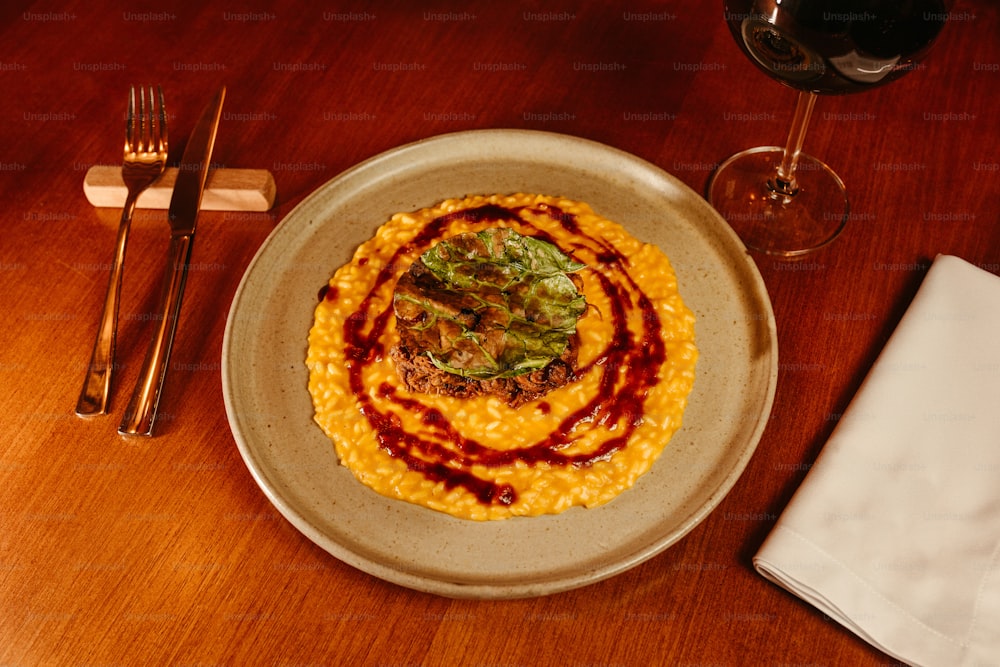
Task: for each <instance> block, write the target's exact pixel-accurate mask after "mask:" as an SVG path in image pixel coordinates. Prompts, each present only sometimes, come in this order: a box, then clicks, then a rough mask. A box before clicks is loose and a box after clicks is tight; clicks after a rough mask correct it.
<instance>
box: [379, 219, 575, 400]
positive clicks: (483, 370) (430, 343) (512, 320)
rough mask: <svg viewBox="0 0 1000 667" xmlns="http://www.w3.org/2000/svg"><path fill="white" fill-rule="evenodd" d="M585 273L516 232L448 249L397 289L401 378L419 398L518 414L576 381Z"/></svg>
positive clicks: (477, 237) (475, 236) (489, 233)
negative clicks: (473, 401) (485, 400)
mask: <svg viewBox="0 0 1000 667" xmlns="http://www.w3.org/2000/svg"><path fill="white" fill-rule="evenodd" d="M583 266H584V265H582V264H580V263H578V262H575V261H573V260H572V259H571V258H570V257H568V256H567V255H565V254H564V253H563V252H562V251H561V250H559V249H558V248H557V247H555V246H554V245H552V244H551V243H548V242H546V241H543V240H540V239H536V238H534V237H530V236H522V235H520V234H518V233H517V232H515V231H513V230H511V229H508V228H491V229H487V230H484V231H482V232H479V233H469V234H461V235H458V236H453V237H451V238H448V239H445V240H443V241H441V242H439V243H438V244H437V245H435V246H434V247H432V248H431V249H430V250H428V251H427V252H425V253H424V254H423V255H421V256H420V258H419V259H417V260H416V261H415V262H414V263H413V264H412V265H411V266H410V267H409V269H408V270H407V272H406V273H404V274H403V275H402V276H400V278H399V281H398V282H397V285H396V288H395V293H394V295H393V310H394V313H395V316H396V324H397V330H398V331H399V336H400V342H399V344H398V345H397V346H395V347H394V348H393V349H392V350H391V352H390V354H391V357H392V359H393V360H394V362H395V364H396V369H397V372H398V374H399V376H400V378H401V379H402V380H403V382H404V384H405V385H406V386H407V388H409V389H410V390H413V391H421V392H430V393H439V394H447V395H450V396H459V397H471V396H478V395H482V394H494V395H496V396H498V397H500V398H501V399H502V400H503V401H505V402H506V403H507V404H509V405H511V406H517V405H520V404H522V403H525V402H527V401H530V400H533V399H535V398H538V397H540V396H542V395H544V394H545V393H547V392H548V391H551V390H552V389H554V388H556V387H559V386H562V385H563V384H565V383H567V382H569V381H570V380H572V379H573V367H574V364H575V361H576V340H575V339H576V322H577V320H578V318H579V317H580V316H581V315H582V314H583V312H584V311H585V309H586V300H585V299H584V297H583V295H582V294H581V293H580V291H579V288H578V284H577V281H578V280H579V279H578V277H577V276H576V275H574V272H576V271H579V270H580V269H582V268H583Z"/></svg>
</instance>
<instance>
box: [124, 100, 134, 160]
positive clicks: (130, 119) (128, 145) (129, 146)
mask: <svg viewBox="0 0 1000 667" xmlns="http://www.w3.org/2000/svg"><path fill="white" fill-rule="evenodd" d="M125 150H126V151H128V152H135V86H129V88H128V113H127V114H126V116H125Z"/></svg>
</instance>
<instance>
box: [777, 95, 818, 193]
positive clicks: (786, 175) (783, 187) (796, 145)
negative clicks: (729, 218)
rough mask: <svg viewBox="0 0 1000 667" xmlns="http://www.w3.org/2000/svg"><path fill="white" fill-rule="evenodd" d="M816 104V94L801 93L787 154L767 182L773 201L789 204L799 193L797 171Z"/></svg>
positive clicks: (787, 144)
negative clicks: (796, 178) (810, 118)
mask: <svg viewBox="0 0 1000 667" xmlns="http://www.w3.org/2000/svg"><path fill="white" fill-rule="evenodd" d="M815 104H816V94H815V93H811V92H808V91H802V92H800V93H799V99H798V101H797V102H796V104H795V116H794V117H793V118H792V127H791V129H790V130H789V131H788V141H786V142H785V152H784V154H783V155H782V158H781V164H780V165H778V169H777V171H775V174H774V176H773V177H772V178H771V180H769V181H768V182H767V186H768V189H769V190H770V196H771V198H772V199H775V200H778V201H781V202H783V203H786V204H787V203H789V202H790V201H791V200H792V198H793V197H794V196H795V195H796V194H798V192H799V184H798V182H797V181H796V180H795V170H796V168H797V167H798V164H799V153H801V152H802V142H803V141H805V138H806V129H808V127H809V117H810V116H811V115H812V110H813V105H815Z"/></svg>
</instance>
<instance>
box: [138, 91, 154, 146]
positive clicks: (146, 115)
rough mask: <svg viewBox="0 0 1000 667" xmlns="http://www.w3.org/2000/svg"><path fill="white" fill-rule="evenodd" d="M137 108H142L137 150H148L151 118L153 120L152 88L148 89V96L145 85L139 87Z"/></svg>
mask: <svg viewBox="0 0 1000 667" xmlns="http://www.w3.org/2000/svg"><path fill="white" fill-rule="evenodd" d="M139 91H140V92H139V108H140V109H141V110H142V111H141V114H142V140H141V141H140V143H139V146H140V148H139V150H141V151H150V150H152V147H151V145H150V140H149V138H150V136H151V134H152V129H153V128H152V120H153V95H152V89H150V95H149V97H147V96H146V89H145V87H143V88H140V89H139ZM147 105H148V106H147Z"/></svg>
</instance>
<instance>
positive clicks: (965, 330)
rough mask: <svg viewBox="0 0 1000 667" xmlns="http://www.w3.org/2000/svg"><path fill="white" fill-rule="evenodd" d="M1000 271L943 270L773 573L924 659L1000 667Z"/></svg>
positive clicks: (783, 533)
mask: <svg viewBox="0 0 1000 667" xmlns="http://www.w3.org/2000/svg"><path fill="white" fill-rule="evenodd" d="M998 341H1000V277H997V276H994V275H992V274H990V273H987V272H986V271H983V270H982V269H980V268H978V267H976V266H973V265H971V264H969V263H967V262H965V261H964V260H961V259H958V258H956V257H951V256H945V255H940V256H938V257H937V258H936V259H935V260H934V263H933V264H932V266H931V268H930V271H929V272H928V274H927V276H926V277H925V279H924V282H923V283H922V284H921V286H920V289H919V290H918V292H917V295H916V296H915V297H914V299H913V302H912V303H911V304H910V306H909V308H908V309H907V311H906V313H905V315H904V316H903V319H902V320H901V321H900V323H899V325H898V326H897V327H896V330H895V331H894V332H893V334H892V337H891V338H890V339H889V342H888V343H887V344H886V346H885V348H884V349H883V351H882V352H881V353H880V354H879V357H878V360H877V361H876V363H875V365H874V366H873V367H872V368H871V370H870V371H869V373H868V376H867V377H866V378H865V381H864V383H863V384H862V386H861V388H860V390H859V391H858V393H857V395H856V396H855V397H854V399H853V400H852V401H851V403H850V405H849V406H848V409H847V410H846V412H845V413H844V415H843V417H842V418H841V420H840V422H839V423H838V424H837V427H836V429H835V430H834V432H833V434H832V435H831V436H830V439H829V441H828V442H827V443H826V445H825V446H824V448H823V451H822V452H821V454H820V456H819V458H818V459H817V461H816V463H815V465H814V466H812V468H811V469H810V470H809V472H808V474H807V475H806V478H805V479H804V480H803V482H802V485H801V486H800V487H799V489H798V490H797V491H796V493H795V495H794V496H793V498H792V500H791V502H790V503H789V504H788V506H787V507H786V508H785V510H784V511H783V512H782V514H781V516H780V517H779V519H778V521H777V523H776V524H775V526H774V528H773V530H772V531H771V533H770V534H769V535H768V537H767V539H766V540H765V542H764V544H763V545H762V546H761V548H760V549H759V551H758V552H757V554H756V556H755V557H754V566H755V568H756V569H757V571H758V572H760V573H761V574H762V575H763V576H765V577H767V578H768V579H770V580H771V581H773V582H774V583H776V584H778V585H780V586H783V587H785V588H787V589H788V590H789V591H791V592H792V593H794V594H796V595H798V596H799V597H801V598H802V599H804V600H806V601H807V602H809V603H811V604H812V605H814V606H816V607H817V608H819V609H820V610H822V611H823V612H825V613H826V614H827V615H829V616H830V617H831V618H833V619H835V620H836V621H838V622H840V623H841V624H843V625H844V626H845V627H847V628H849V629H850V630H852V631H853V632H854V633H856V634H857V635H858V636H860V637H861V638H863V639H865V640H866V641H868V642H869V643H871V644H872V645H874V646H876V647H878V648H879V649H881V650H882V651H884V652H886V653H888V654H890V655H892V656H893V657H895V658H897V659H899V660H902V661H904V662H907V663H909V664H912V665H925V666H936V665H946V666H947V667H960V666H972V665H976V666H977V667H978V666H983V665H1000V342H998Z"/></svg>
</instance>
